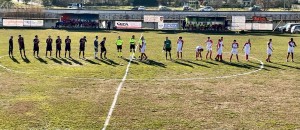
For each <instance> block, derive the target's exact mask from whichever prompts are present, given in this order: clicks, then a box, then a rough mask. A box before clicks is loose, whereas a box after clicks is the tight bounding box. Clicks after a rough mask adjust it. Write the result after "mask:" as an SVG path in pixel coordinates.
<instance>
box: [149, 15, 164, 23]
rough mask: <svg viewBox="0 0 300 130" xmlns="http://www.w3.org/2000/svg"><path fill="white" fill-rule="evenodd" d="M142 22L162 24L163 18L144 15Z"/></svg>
mask: <svg viewBox="0 0 300 130" xmlns="http://www.w3.org/2000/svg"><path fill="white" fill-rule="evenodd" d="M144 22H148V23H163V22H164V16H156V15H144Z"/></svg>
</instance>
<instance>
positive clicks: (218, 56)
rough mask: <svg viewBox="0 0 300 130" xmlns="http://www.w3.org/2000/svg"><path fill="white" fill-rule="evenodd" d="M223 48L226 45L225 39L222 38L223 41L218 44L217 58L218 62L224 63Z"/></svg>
mask: <svg viewBox="0 0 300 130" xmlns="http://www.w3.org/2000/svg"><path fill="white" fill-rule="evenodd" d="M223 47H224V44H223V37H221V39H219V40H218V44H217V52H218V55H217V56H216V58H215V59H216V61H219V60H220V61H223Z"/></svg>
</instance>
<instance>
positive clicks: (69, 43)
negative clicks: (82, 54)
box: [65, 39, 72, 47]
mask: <svg viewBox="0 0 300 130" xmlns="http://www.w3.org/2000/svg"><path fill="white" fill-rule="evenodd" d="M71 42H72V41H71V39H66V40H65V43H66V46H67V47H69V46H71Z"/></svg>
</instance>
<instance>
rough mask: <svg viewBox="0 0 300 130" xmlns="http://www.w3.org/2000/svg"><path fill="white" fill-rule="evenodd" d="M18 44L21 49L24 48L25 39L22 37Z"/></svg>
mask: <svg viewBox="0 0 300 130" xmlns="http://www.w3.org/2000/svg"><path fill="white" fill-rule="evenodd" d="M18 42H19V46H20V48H24V46H25V45H24V38H23V37H20V38H19V39H18Z"/></svg>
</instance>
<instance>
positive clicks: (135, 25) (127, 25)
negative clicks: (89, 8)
mask: <svg viewBox="0 0 300 130" xmlns="http://www.w3.org/2000/svg"><path fill="white" fill-rule="evenodd" d="M115 27H116V28H117V29H140V28H142V22H130V21H116V22H115Z"/></svg>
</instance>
